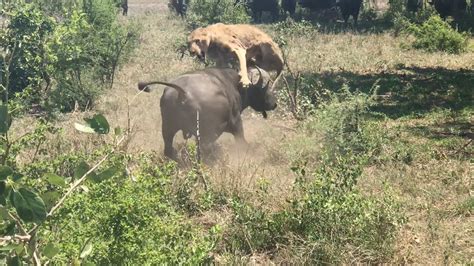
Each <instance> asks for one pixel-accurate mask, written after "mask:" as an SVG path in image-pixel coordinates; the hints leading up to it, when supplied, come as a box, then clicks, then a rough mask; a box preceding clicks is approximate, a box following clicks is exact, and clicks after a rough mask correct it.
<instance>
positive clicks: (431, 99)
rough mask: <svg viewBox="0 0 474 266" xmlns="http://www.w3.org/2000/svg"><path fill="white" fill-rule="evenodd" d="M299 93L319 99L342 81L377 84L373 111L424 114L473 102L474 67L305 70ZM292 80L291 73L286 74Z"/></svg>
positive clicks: (361, 86) (358, 86)
mask: <svg viewBox="0 0 474 266" xmlns="http://www.w3.org/2000/svg"><path fill="white" fill-rule="evenodd" d="M302 78H303V83H302V84H301V91H300V93H302V94H306V95H307V96H309V98H310V99H311V101H312V102H313V103H316V102H318V99H317V97H318V96H317V95H318V93H319V92H320V91H321V89H327V90H330V91H337V90H339V89H340V88H341V87H342V86H343V85H347V86H349V88H350V89H351V90H359V91H362V92H365V93H369V92H371V90H372V88H374V87H375V86H377V87H378V90H377V95H379V96H380V97H379V99H380V100H379V103H378V104H377V105H376V106H375V107H374V108H373V110H374V111H377V112H381V113H384V114H385V115H387V116H388V117H389V118H392V119H397V118H400V117H403V116H408V115H414V116H417V115H418V116H422V115H423V114H426V113H428V112H430V111H432V110H433V109H436V108H447V109H451V110H452V111H457V110H462V109H464V108H466V107H469V106H474V104H473V100H474V99H473V95H474V93H473V91H474V70H467V69H459V70H451V69H446V68H420V67H408V66H399V67H397V68H396V69H395V70H393V71H392V70H391V71H381V72H378V73H354V72H351V71H347V70H344V69H341V70H339V71H330V72H323V73H316V74H315V73H303V74H302ZM287 79H288V80H289V81H290V83H291V80H292V79H291V77H289V76H287Z"/></svg>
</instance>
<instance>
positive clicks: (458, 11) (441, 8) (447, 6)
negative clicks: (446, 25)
mask: <svg viewBox="0 0 474 266" xmlns="http://www.w3.org/2000/svg"><path fill="white" fill-rule="evenodd" d="M428 3H430V4H431V5H433V6H434V8H435V9H436V11H438V13H439V15H440V16H441V17H442V18H443V19H445V18H447V17H448V16H452V17H459V16H461V15H462V14H464V13H465V12H466V9H467V2H466V0H431V1H430V2H428Z"/></svg>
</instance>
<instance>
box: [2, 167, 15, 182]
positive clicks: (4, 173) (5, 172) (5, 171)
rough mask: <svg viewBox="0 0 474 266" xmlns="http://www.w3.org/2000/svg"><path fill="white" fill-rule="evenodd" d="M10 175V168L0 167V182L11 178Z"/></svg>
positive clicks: (11, 172) (11, 171)
mask: <svg viewBox="0 0 474 266" xmlns="http://www.w3.org/2000/svg"><path fill="white" fill-rule="evenodd" d="M12 174H13V170H12V169H11V168H10V167H8V166H6V165H2V166H0V180H5V179H7V177H8V176H11V175H12Z"/></svg>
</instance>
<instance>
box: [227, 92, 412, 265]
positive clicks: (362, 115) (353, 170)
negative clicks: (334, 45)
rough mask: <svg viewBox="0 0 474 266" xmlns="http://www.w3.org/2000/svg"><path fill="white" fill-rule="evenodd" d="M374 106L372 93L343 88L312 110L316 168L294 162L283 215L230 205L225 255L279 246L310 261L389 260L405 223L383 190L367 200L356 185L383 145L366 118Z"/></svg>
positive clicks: (308, 127)
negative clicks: (344, 257) (318, 140)
mask: <svg viewBox="0 0 474 266" xmlns="http://www.w3.org/2000/svg"><path fill="white" fill-rule="evenodd" d="M373 102H374V100H373V97H372V96H371V95H366V94H363V93H360V92H357V91H356V92H354V93H352V92H350V91H349V90H348V88H347V87H345V88H343V89H342V91H341V92H339V93H338V94H333V95H331V96H330V100H329V101H328V102H327V103H322V104H321V105H320V106H319V107H318V109H317V110H316V112H315V115H314V116H313V118H312V119H309V121H307V122H305V124H306V127H305V128H306V130H307V132H308V133H309V134H311V133H313V134H314V133H315V132H318V133H319V134H323V135H324V136H325V141H323V142H322V143H324V144H323V147H322V150H321V154H320V158H319V159H318V160H319V161H318V163H317V165H318V167H316V168H315V169H314V170H311V169H309V168H308V164H307V163H305V162H302V163H295V164H294V166H293V167H292V170H293V172H294V173H295V174H296V175H297V179H296V181H295V185H294V188H293V194H292V195H291V197H290V198H289V199H288V202H289V205H287V206H285V207H284V208H283V209H282V210H279V211H276V212H272V211H271V210H266V209H265V208H264V207H261V206H256V205H252V204H250V203H245V202H242V201H234V203H233V204H232V207H233V210H234V213H235V216H234V219H233V223H234V224H233V227H232V228H233V229H232V230H231V232H230V233H229V234H228V235H229V237H228V240H227V241H228V243H229V246H230V247H231V250H232V251H234V252H236V251H240V252H246V253H251V252H255V251H260V252H262V251H265V252H269V251H272V250H275V249H276V248H278V247H279V246H286V247H290V248H292V252H297V253H300V254H299V256H303V257H304V258H305V259H309V261H311V262H312V263H317V262H321V261H327V262H344V261H340V260H341V259H340V258H341V254H351V255H350V256H353V258H355V259H357V260H361V261H371V262H377V261H381V260H383V259H384V258H387V257H388V256H389V255H390V252H391V251H392V250H393V249H392V247H393V244H394V240H395V236H396V234H397V232H398V229H399V227H400V225H401V224H402V223H403V222H404V216H403V215H402V214H401V212H400V210H401V206H400V204H398V203H397V201H396V200H395V198H394V197H393V195H392V194H391V193H390V191H388V190H387V191H385V192H384V193H383V194H382V195H378V196H371V195H365V194H363V193H362V192H360V191H359V189H358V187H357V183H358V180H359V179H360V177H361V176H362V173H363V169H364V167H365V166H366V165H367V164H368V163H369V162H371V160H370V159H372V158H373V157H374V155H376V154H377V153H378V152H379V150H380V145H381V144H382V143H383V142H384V141H385V140H384V135H383V133H382V131H381V130H377V129H374V124H373V123H371V122H370V120H369V118H373V117H374V116H377V115H378V114H374V113H372V112H371V111H370V109H369V108H370V106H371V105H372V104H373ZM302 160H304V158H303V159H302Z"/></svg>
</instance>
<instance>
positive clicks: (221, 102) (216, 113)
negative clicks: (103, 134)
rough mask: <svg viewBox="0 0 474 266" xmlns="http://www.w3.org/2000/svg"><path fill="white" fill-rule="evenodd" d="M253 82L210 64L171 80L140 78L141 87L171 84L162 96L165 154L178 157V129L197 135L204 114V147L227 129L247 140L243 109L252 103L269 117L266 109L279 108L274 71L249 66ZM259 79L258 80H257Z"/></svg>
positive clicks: (201, 136)
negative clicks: (246, 84) (175, 143)
mask: <svg viewBox="0 0 474 266" xmlns="http://www.w3.org/2000/svg"><path fill="white" fill-rule="evenodd" d="M248 72H249V73H248V74H249V77H250V78H251V81H252V84H251V85H250V87H249V88H248V89H243V88H242V87H241V85H239V81H240V77H239V74H238V73H237V71H236V70H234V69H232V68H207V69H204V70H199V71H194V72H190V73H186V74H183V75H181V76H179V77H177V78H176V79H174V80H173V81H171V82H160V81H154V82H146V83H145V82H140V83H139V84H138V88H139V90H143V91H146V92H148V91H149V86H150V85H153V84H162V85H165V86H167V87H166V88H165V90H164V92H163V95H162V97H161V100H160V108H161V117H162V133H163V141H164V143H165V151H164V153H165V155H166V156H167V157H169V158H171V159H174V160H176V159H177V154H176V150H175V149H174V148H173V139H174V136H175V134H176V133H177V132H178V131H180V130H181V131H182V132H183V136H184V138H185V139H188V138H190V137H192V136H196V137H197V130H196V129H197V128H196V125H197V120H196V117H197V115H198V112H199V117H200V119H199V120H200V129H199V131H200V138H201V145H202V147H203V151H204V149H206V147H211V146H212V144H213V143H214V142H215V141H216V140H217V138H219V136H220V135H221V134H222V133H223V132H228V133H231V134H233V135H234V138H235V140H236V142H237V143H240V144H246V143H247V142H246V140H245V137H244V129H243V126H242V118H241V112H242V111H243V110H244V109H245V108H247V107H249V106H250V107H252V108H253V109H254V110H256V111H258V112H261V113H262V114H263V116H264V117H265V118H266V117H267V113H266V111H270V110H274V109H275V108H276V105H277V104H276V97H275V95H274V93H273V91H272V89H271V88H272V86H271V79H270V75H269V74H268V73H267V72H266V71H265V70H262V69H259V68H254V67H250V68H249V70H248ZM254 81H255V82H254Z"/></svg>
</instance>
